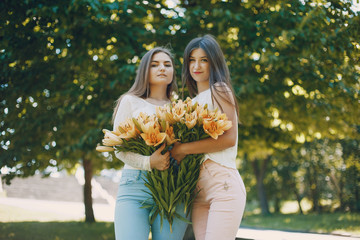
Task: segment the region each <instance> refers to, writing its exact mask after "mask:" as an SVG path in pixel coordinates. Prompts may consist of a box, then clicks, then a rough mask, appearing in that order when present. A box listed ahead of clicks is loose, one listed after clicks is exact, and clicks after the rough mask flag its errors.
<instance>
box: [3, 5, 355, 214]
mask: <svg viewBox="0 0 360 240" xmlns="http://www.w3.org/2000/svg"><path fill="white" fill-rule="evenodd" d="M169 5H171V4H170V3H168V2H166V1H160V0H148V1H133V0H124V1H110V0H109V1H106V0H102V1H99V0H65V1H58V0H57V1H34V0H24V1H20V2H14V1H8V0H5V1H3V2H1V3H0V13H1V17H0V23H1V25H0V26H1V27H0V36H1V42H0V52H1V55H0V59H1V61H0V64H1V69H2V71H1V76H0V81H1V82H0V83H1V86H0V92H1V96H2V98H1V101H0V115H1V122H0V127H1V131H0V133H1V135H0V143H1V155H0V167H3V166H6V167H7V169H8V170H7V171H8V172H7V174H6V175H5V176H3V177H4V178H5V179H7V181H10V180H11V178H13V177H15V176H19V177H26V176H30V175H33V174H35V173H36V172H38V171H40V172H43V173H45V174H47V173H49V170H50V169H52V168H59V169H62V168H66V169H73V168H74V167H76V166H78V164H79V163H81V164H83V163H87V164H91V166H92V167H91V168H90V171H89V172H88V174H90V176H87V177H88V178H89V177H90V179H91V176H92V174H93V173H96V172H97V171H98V170H101V169H103V168H112V167H115V168H119V167H121V163H120V161H117V160H116V161H113V160H112V159H111V158H104V157H103V156H102V155H100V154H98V153H96V152H95V151H94V149H95V146H96V144H97V143H98V142H99V141H100V139H101V134H102V133H101V131H100V130H101V129H102V128H111V115H112V109H113V103H114V101H115V100H116V99H117V98H118V97H119V96H120V95H121V94H122V93H124V92H125V91H126V90H127V89H129V87H130V86H131V85H132V82H133V80H134V77H135V71H136V66H137V64H138V63H139V61H140V59H141V56H142V55H143V54H144V53H145V52H146V51H147V50H148V49H150V48H152V47H154V46H159V45H167V46H170V47H171V48H172V49H173V52H174V53H175V57H176V63H177V66H176V70H177V76H178V80H179V85H180V72H181V62H182V52H183V50H184V48H185V46H186V44H187V43H188V42H189V41H190V40H191V39H192V38H194V37H197V36H200V35H203V34H205V33H210V34H212V35H214V36H215V37H216V38H217V39H218V41H219V43H220V45H221V47H222V49H223V51H224V54H225V56H226V60H227V62H228V64H229V67H230V71H231V76H232V82H233V87H234V89H235V92H236V94H237V97H238V100H239V103H240V115H241V122H242V124H241V125H240V126H239V158H240V164H241V166H240V172H241V174H242V176H243V178H244V179H245V182H246V186H247V188H248V191H249V196H250V199H251V198H252V197H251V196H254V198H259V199H260V202H261V203H262V204H261V208H262V210H263V213H268V212H269V207H268V203H267V199H269V200H274V201H275V200H276V199H284V200H286V199H297V200H299V199H300V200H301V198H303V197H305V196H306V197H308V198H311V194H310V192H311V191H310V190H311V189H312V186H313V185H311V186H310V185H307V184H310V182H312V181H313V180H310V179H308V180H306V172H304V169H309V171H315V170H316V169H319V170H321V173H319V174H320V175H321V176H319V177H320V178H321V179H322V180H321V181H325V182H322V183H326V184H327V185H328V186H330V187H331V188H332V189H335V190H333V193H332V194H333V195H332V196H336V197H334V199H340V200H339V201H340V202H342V203H343V204H342V206H343V207H342V208H343V209H346V208H349V206H350V205H351V204H352V203H354V202H356V201H357V200H358V199H359V188H360V187H359V186H358V184H357V183H358V179H359V171H360V169H359V166H358V160H359V159H358V156H359V154H357V153H358V147H357V146H358V145H356V143H359V141H360V140H359V122H358V119H360V111H359V110H358V109H359V88H360V87H359V85H360V82H359V74H360V66H359V62H358V59H359V56H360V45H359V42H358V39H359V36H360V34H359V26H360V25H359V24H358V23H359V22H360V21H359V20H360V19H359V16H358V15H356V14H355V13H354V12H353V11H352V10H351V8H350V7H351V4H350V2H344V1H339V0H338V1H335V0H332V1H234V0H233V1H231V0H230V1H218V0H212V1H199V0H187V1H180V2H179V4H177V5H174V6H169ZM185 91H186V89H185ZM185 93H186V92H185ZM319 144H320V145H319ZM329 144H330V145H329ZM329 146H330V147H329ZM331 146H336V147H335V148H336V149H340V150H339V151H341V155H340V156H339V157H338V158H337V160H336V161H335V162H334V163H333V162H329V159H331V158H333V156H334V153H333V152H332V151H333V150H332V148H333V147H331ZM304 151H305V153H304ZM314 151H315V152H314ZM323 151H325V152H326V154H323V153H322V152H323ZM302 154H304V155H302ZM312 154H313V155H314V156H315V155H318V156H319V161H318V162H316V161H313V157H311V156H312ZM319 154H320V155H319ZM304 156H308V158H304ZM308 164H310V165H308ZM317 164H318V165H317ZM309 166H311V169H310V168H309ZM344 166H345V168H344ZM85 167H86V166H85ZM87 167H89V166H87ZM86 169H89V168H86ZM284 169H286V170H284ZM344 169H345V170H344ZM308 174H310V175H309V176H311V175H313V174H314V173H311V172H309V173H308ZM254 175H255V176H254ZM301 177H303V181H300V180H299V179H300V178H301ZM326 179H330V180H326ZM279 183H281V184H280V185H281V186H286V185H287V184H290V185H291V186H294V187H296V190H297V191H294V192H292V193H291V192H286V188H285V187H282V188H280V187H279V186H277V185H279ZM322 183H316V184H315V185H319V186H320V184H322ZM252 186H257V192H258V197H255V196H256V194H255V193H253V192H252V190H250V189H251V187H252ZM307 186H308V187H307ZM265 189H267V190H268V191H266V190H265ZM336 189H337V190H336ZM90 190H91V188H90ZM276 190H280V192H279V194H278V195H277V196H276V194H274V192H276ZM88 191H89V186H88ZM317 191H318V192H319V194H320V195H319V196H320V197H322V198H324V197H327V196H328V195H326V194H325V193H328V192H329V191H330V190H329V189H317ZM90 193H91V192H90ZM87 194H89V192H87ZM321 194H322V195H321ZM324 194H325V195H324ZM87 196H88V197H89V195H87ZM90 198H91V194H90ZM315 202H316V201H315V200H314V203H315ZM89 204H90V205H91V203H89ZM352 206H353V205H352ZM350 208H351V210H354V211H359V206H357V207H350Z"/></svg>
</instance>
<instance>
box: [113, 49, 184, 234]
mask: <svg viewBox="0 0 360 240" xmlns="http://www.w3.org/2000/svg"><path fill="white" fill-rule="evenodd" d="M174 90H177V86H176V81H175V70H174V60H173V57H172V54H171V53H170V51H169V50H168V49H166V48H162V47H157V48H154V49H152V50H150V51H148V52H147V53H146V54H145V55H144V56H143V57H142V59H141V61H140V65H139V68H138V72H137V75H136V78H135V82H134V84H133V86H132V87H131V88H130V90H129V91H128V92H126V93H125V94H123V95H122V96H120V98H119V99H118V100H117V104H116V107H115V109H114V114H113V126H114V131H115V130H116V128H117V126H118V125H119V123H120V122H123V121H125V120H126V119H128V118H133V117H135V118H136V117H138V115H139V114H140V113H146V114H148V115H151V114H155V113H156V107H157V106H162V105H164V104H166V103H169V102H170V96H171V92H172V91H174ZM164 147H165V145H163V146H161V147H160V148H159V149H158V150H157V151H155V152H154V153H153V154H152V155H151V156H143V155H140V154H136V153H132V152H126V153H125V152H115V155H116V157H117V158H119V159H120V160H122V161H123V162H124V163H125V165H124V168H123V170H122V176H121V180H120V184H119V189H118V195H117V199H116V207H115V223H114V225H115V237H116V239H117V240H134V239H136V240H147V239H148V238H149V232H150V229H151V232H152V239H153V240H169V239H174V240H181V239H182V238H183V236H184V233H185V230H186V227H187V224H186V223H185V222H183V221H181V220H179V219H174V222H173V226H172V229H173V232H172V233H170V226H169V222H168V221H167V220H166V219H164V221H163V226H162V229H161V221H160V216H158V217H157V218H156V219H155V221H154V223H153V224H152V225H150V222H149V214H150V209H148V208H141V206H142V203H143V202H144V201H149V195H148V194H147V193H146V191H148V190H147V188H146V186H145V185H144V174H146V171H150V170H151V169H158V170H165V169H167V168H168V167H169V164H170V154H169V152H166V153H164V154H161V151H162V150H163V149H164ZM177 212H178V214H180V215H182V216H185V215H184V213H183V212H184V211H183V210H181V209H178V211H177Z"/></svg>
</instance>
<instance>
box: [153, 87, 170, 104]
mask: <svg viewBox="0 0 360 240" xmlns="http://www.w3.org/2000/svg"><path fill="white" fill-rule="evenodd" d="M166 88H167V85H166V86H151V87H150V95H149V97H148V98H151V99H155V100H159V101H168V100H169V98H168V97H167V95H166Z"/></svg>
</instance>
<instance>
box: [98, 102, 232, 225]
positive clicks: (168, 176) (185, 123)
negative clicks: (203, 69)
mask: <svg viewBox="0 0 360 240" xmlns="http://www.w3.org/2000/svg"><path fill="white" fill-rule="evenodd" d="M231 126H232V123H231V121H229V120H228V118H227V117H226V115H225V114H224V113H221V112H220V111H219V110H218V109H215V110H209V109H208V108H207V105H205V106H201V105H199V104H198V103H194V104H193V103H192V100H191V99H190V98H187V99H186V100H185V101H182V100H178V101H174V102H172V103H170V104H167V105H164V106H162V107H157V109H156V114H154V115H150V116H149V115H146V114H143V113H140V114H139V116H138V117H137V118H132V119H127V120H126V121H125V122H122V123H120V124H119V126H117V127H116V129H115V131H109V130H106V129H104V130H103V132H104V139H103V140H102V143H103V145H104V146H98V147H97V148H96V150H98V151H100V152H110V151H114V150H117V151H125V152H128V151H130V152H135V153H139V154H142V155H146V156H149V155H151V154H152V153H153V152H155V151H156V149H157V148H159V147H160V145H161V144H162V143H164V142H166V145H167V147H166V148H165V149H164V151H167V150H168V149H169V147H171V145H172V144H174V143H175V142H177V141H179V142H181V143H186V142H193V141H197V140H201V139H205V138H208V137H212V138H214V139H217V138H218V136H220V135H222V134H223V133H224V132H225V131H226V130H228V129H230V128H231ZM203 157H204V154H192V155H187V156H186V157H185V158H184V159H183V160H182V161H181V163H180V165H177V163H176V161H171V162H172V164H171V165H170V167H169V168H168V169H167V170H164V171H159V170H156V169H153V170H152V171H149V172H148V173H147V175H146V177H145V178H146V179H144V180H145V185H146V187H147V188H148V189H149V192H148V193H149V195H150V198H151V199H152V200H153V201H145V202H144V203H143V207H144V208H151V212H150V215H149V220H150V223H153V221H154V220H155V218H156V216H157V215H158V214H160V216H161V222H162V221H163V219H164V218H165V219H167V220H168V222H169V225H170V230H171V231H172V229H171V227H172V223H173V220H174V217H177V218H180V219H181V220H183V221H185V222H189V221H188V220H187V219H186V218H184V217H182V216H181V215H179V214H178V213H177V212H176V208H177V207H179V206H180V205H182V206H183V207H184V213H185V214H186V216H188V214H189V213H190V212H191V207H192V203H193V201H194V199H195V197H196V195H197V193H198V192H197V191H196V190H195V189H196V184H197V182H198V178H199V173H200V165H201V163H202V160H203Z"/></svg>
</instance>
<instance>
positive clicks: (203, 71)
mask: <svg viewBox="0 0 360 240" xmlns="http://www.w3.org/2000/svg"><path fill="white" fill-rule="evenodd" d="M189 71H190V75H191V77H192V78H193V79H194V80H195V81H196V82H197V83H200V82H204V81H207V82H208V81H209V77H210V63H209V60H208V57H207V55H206V53H205V51H204V50H203V49H202V48H197V49H194V50H193V51H192V52H191V53H190V59H189Z"/></svg>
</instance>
